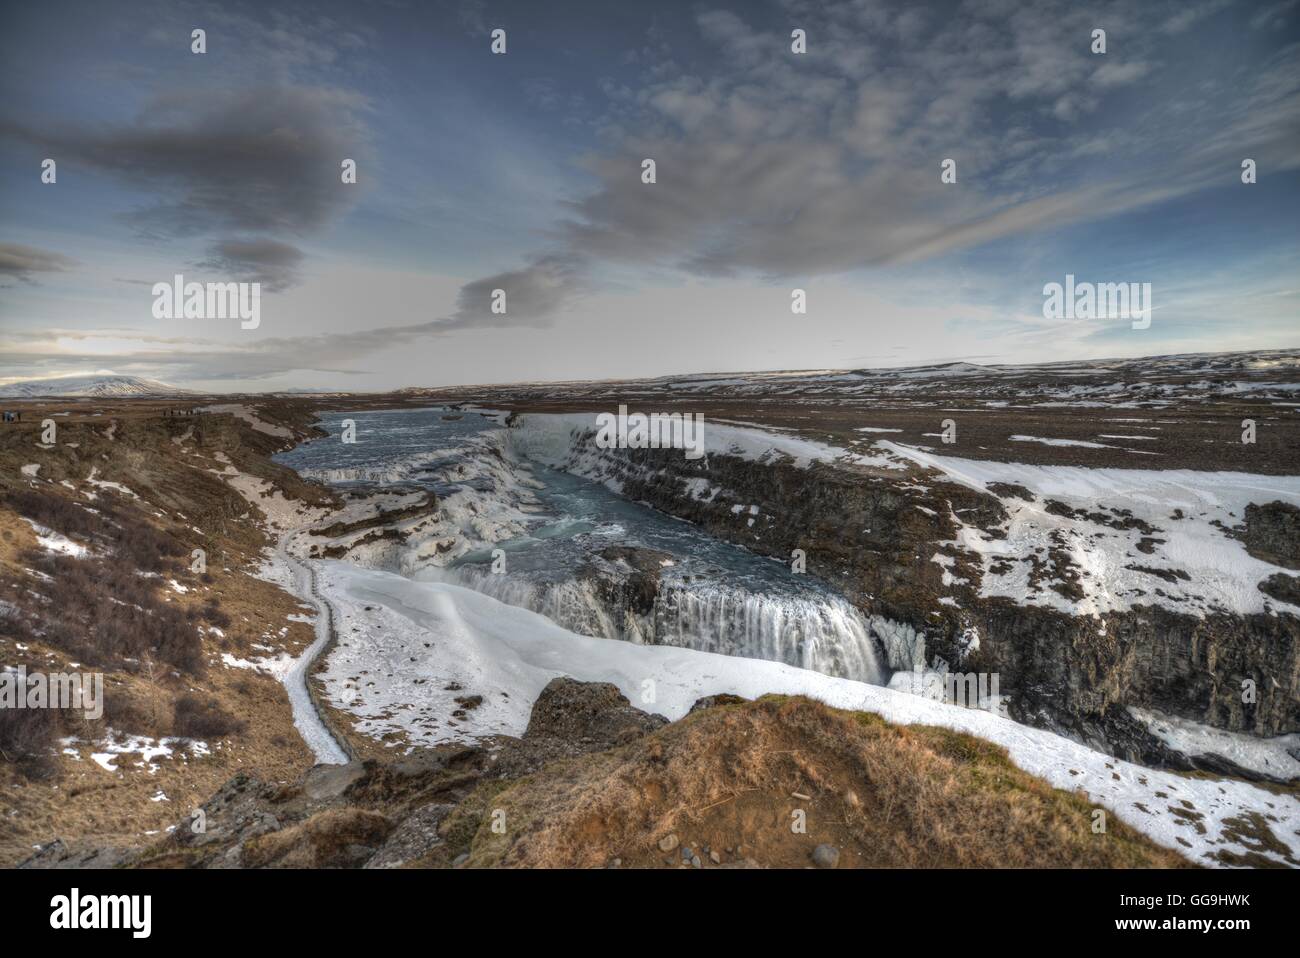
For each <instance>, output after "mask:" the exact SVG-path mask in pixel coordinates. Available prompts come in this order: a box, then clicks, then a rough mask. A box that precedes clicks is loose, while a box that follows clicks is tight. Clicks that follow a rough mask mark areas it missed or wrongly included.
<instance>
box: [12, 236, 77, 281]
mask: <svg viewBox="0 0 1300 958" xmlns="http://www.w3.org/2000/svg"><path fill="white" fill-rule="evenodd" d="M75 265H76V260H73V259H70V258H69V257H67V256H64V255H63V254H62V253H54V252H51V251H50V250H44V249H37V248H36V247H35V246H24V245H23V244H22V243H0V276H11V277H14V278H15V279H21V280H24V281H26V282H31V281H32V277H33V276H34V275H35V274H36V273H57V272H62V271H63V270H65V269H68V268H69V267H72V266H75Z"/></svg>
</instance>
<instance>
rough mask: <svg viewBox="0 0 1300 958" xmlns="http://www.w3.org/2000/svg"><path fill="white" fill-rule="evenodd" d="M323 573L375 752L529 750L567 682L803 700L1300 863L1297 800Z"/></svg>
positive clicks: (808, 675) (684, 699)
mask: <svg viewBox="0 0 1300 958" xmlns="http://www.w3.org/2000/svg"><path fill="white" fill-rule="evenodd" d="M319 568H320V588H321V590H322V592H323V593H324V594H325V595H326V596H327V597H328V598H329V600H330V602H331V604H332V605H333V606H334V607H335V609H336V610H337V612H338V623H337V624H338V630H339V636H340V638H339V644H338V647H337V648H336V649H335V651H334V652H333V653H331V655H330V656H329V659H328V661H327V667H326V669H325V672H324V675H323V679H324V684H325V688H326V694H327V695H328V697H329V699H330V701H331V702H333V703H334V704H335V705H337V706H339V707H340V708H345V709H348V710H350V711H351V712H352V713H353V714H354V715H356V716H357V717H358V718H359V719H360V725H359V730H360V731H362V732H364V733H365V734H369V735H373V736H375V737H382V736H384V735H386V734H393V733H398V734H400V735H402V736H404V737H405V739H406V741H407V743H408V744H410V745H432V744H435V743H438V742H446V741H452V740H467V739H473V738H478V737H481V736H487V735H492V734H499V733H504V734H509V735H518V734H520V733H521V732H522V731H523V730H524V728H525V727H526V725H527V723H528V715H529V712H530V710H531V707H532V703H533V701H534V700H535V699H536V697H537V695H538V693H539V692H540V691H541V689H542V688H543V687H544V686H545V685H546V683H547V682H549V681H550V680H551V679H552V678H554V677H556V676H559V675H569V676H572V677H574V678H577V679H580V680H582V681H602V682H612V683H613V684H615V685H617V686H618V687H619V689H620V690H621V691H622V692H623V694H625V695H626V696H627V697H628V698H629V699H630V700H631V701H632V703H633V704H634V705H637V706H638V707H640V708H643V709H646V710H648V711H653V712H658V713H660V714H662V715H665V716H667V717H668V718H669V719H676V718H679V717H681V716H682V715H684V714H685V713H686V711H687V710H688V709H689V708H690V706H691V704H692V703H693V702H694V701H695V700H696V699H698V698H701V697H703V696H706V695H712V694H716V693H720V692H731V693H734V694H737V695H742V696H746V697H751V698H752V697H755V696H759V695H762V694H765V693H781V694H803V695H808V696H811V697H813V698H816V699H819V700H821V701H824V702H826V703H827V704H828V705H831V706H834V707H837V708H847V709H857V710H863V711H870V712H875V713H877V714H879V715H881V716H882V717H884V718H885V719H886V720H888V721H891V722H896V723H901V724H914V723H923V724H928V725H939V726H944V727H947V728H952V729H956V730H958V731H962V732H968V733H971V734H973V735H978V736H980V737H981V738H985V739H988V740H990V741H993V742H996V743H998V744H1000V745H1004V746H1005V747H1006V748H1007V749H1008V751H1009V753H1010V755H1011V758H1012V760H1013V761H1015V763H1016V764H1017V765H1019V766H1020V767H1021V768H1023V769H1024V770H1025V771H1027V772H1030V773H1031V774H1034V775H1038V776H1041V777H1042V778H1044V779H1045V780H1047V781H1048V782H1050V783H1051V784H1052V785H1054V786H1055V787H1057V788H1065V789H1082V790H1084V791H1085V792H1086V793H1087V794H1088V795H1089V796H1090V799H1091V800H1092V801H1095V802H1097V803H1098V804H1099V805H1100V806H1104V807H1105V808H1107V809H1109V810H1110V811H1111V812H1112V813H1113V814H1115V815H1117V816H1119V817H1120V818H1121V819H1122V820H1124V821H1125V822H1127V823H1128V824H1130V825H1132V826H1133V827H1135V828H1137V829H1139V830H1141V831H1143V832H1145V833H1146V834H1148V835H1150V836H1151V837H1152V838H1153V839H1154V840H1156V841H1158V842H1160V843H1161V844H1164V845H1167V846H1169V847H1171V848H1175V849H1178V850H1180V851H1182V852H1184V853H1185V854H1187V855H1189V856H1191V857H1192V858H1193V859H1195V860H1199V861H1202V862H1204V863H1206V864H1214V862H1212V861H1210V860H1208V859H1206V858H1205V856H1206V855H1209V854H1213V853H1215V852H1217V851H1220V850H1223V849H1227V850H1230V851H1236V852H1241V851H1244V850H1245V849H1243V848H1242V847H1241V846H1240V845H1238V844H1236V843H1234V842H1233V840H1232V839H1231V838H1230V837H1229V836H1227V835H1225V833H1224V831H1225V828H1224V826H1225V821H1226V820H1228V819H1232V818H1235V817H1239V816H1242V815H1244V814H1246V813H1249V812H1257V813H1259V814H1260V815H1262V816H1264V817H1265V818H1266V819H1267V820H1268V821H1269V823H1270V826H1271V828H1272V831H1273V833H1274V835H1276V836H1277V838H1278V840H1279V841H1281V842H1282V843H1283V844H1285V845H1287V846H1288V847H1289V848H1290V850H1291V854H1292V855H1293V856H1297V857H1300V833H1298V832H1297V829H1300V801H1297V799H1295V798H1294V797H1292V796H1284V795H1273V794H1271V793H1269V792H1267V791H1264V790H1263V789H1260V788H1256V787H1255V786H1252V785H1248V784H1245V783H1243V782H1236V781H1215V780H1208V779H1193V778H1185V777H1183V776H1179V775H1175V774H1173V773H1170V772H1160V771H1153V770H1151V769H1146V768H1142V767H1141V766H1137V765H1132V764H1129V763H1127V762H1123V761H1120V760H1118V759H1115V758H1112V757H1110V756H1108V755H1105V754H1103V753H1101V752H1096V751H1093V750H1091V749H1089V748H1087V747H1085V746H1083V745H1080V744H1078V743H1076V742H1073V741H1070V740H1069V739H1066V738H1062V737H1060V736H1057V735H1053V734H1051V733H1050V732H1046V731H1043V730H1040V729H1034V728H1029V727H1027V726H1023V725H1019V724H1017V723H1015V722H1011V721H1008V720H1006V719H1002V718H999V717H997V716H996V715H993V714H990V713H988V712H984V711H981V710H979V709H965V708H961V707H959V706H955V705H948V704H945V703H942V702H935V701H931V700H929V699H927V698H924V697H922V696H918V695H912V694H908V693H905V692H897V691H893V690H891V689H887V688H883V687H881V686H873V685H867V684H865V683H861V682H854V681H851V680H848V679H835V678H830V677H828V676H825V675H821V674H819V673H817V672H812V671H808V670H805V669H798V668H794V667H792V666H787V665H783V664H781V663H777V662H769V661H764V660H760V659H743V658H738V657H733V656H722V655H714V654H711V653H707V652H696V651H692V650H689V649H680V648H673V647H668V646H646V645H635V644H632V643H627V642H618V641H611V640H607V639H593V638H587V637H585V636H580V635H576V634H574V633H572V632H568V631H566V630H564V629H562V628H560V627H559V626H557V625H555V624H554V623H552V622H550V621H549V620H548V619H546V618H544V617H542V616H540V615H537V614H536V613H533V612H530V611H528V610H525V609H519V608H515V607H513V606H508V605H504V604H503V603H500V602H498V601H497V600H495V599H493V598H491V597H490V596H486V595H483V594H481V593H478V592H474V591H472V590H469V589H465V588H462V587H459V586H455V585H449V584H445V583H434V582H414V581H411V580H409V579H406V578H404V577H402V576H399V575H395V574H392V573H388V572H382V571H377V570H372V569H362V568H358V567H356V566H353V565H350V564H348V563H346V562H321V563H319ZM469 695H482V696H483V702H482V704H481V705H479V706H478V707H477V708H473V709H470V710H466V711H465V713H464V718H462V719H455V718H451V717H450V716H451V713H452V711H453V710H455V709H457V708H459V707H460V705H458V703H457V702H456V698H457V697H464V696H469ZM453 723H454V724H453ZM1262 854H1265V855H1266V856H1267V857H1270V858H1273V859H1275V860H1277V861H1279V862H1281V861H1282V859H1281V856H1278V855H1276V854H1274V853H1272V852H1267V851H1266V852H1263V853H1262Z"/></svg>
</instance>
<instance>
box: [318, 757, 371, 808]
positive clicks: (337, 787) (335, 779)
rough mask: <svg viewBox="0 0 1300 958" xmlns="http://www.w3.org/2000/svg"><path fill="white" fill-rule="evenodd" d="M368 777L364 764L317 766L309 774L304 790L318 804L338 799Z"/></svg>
mask: <svg viewBox="0 0 1300 958" xmlns="http://www.w3.org/2000/svg"><path fill="white" fill-rule="evenodd" d="M365 775H366V767H365V764H364V763H362V762H348V763H347V764H346V765H317V766H316V767H315V768H313V769H312V770H311V771H309V772H308V773H307V777H306V779H305V780H304V781H303V784H302V789H303V792H305V793H306V795H307V797H308V798H311V799H314V800H316V801H318V802H320V801H328V800H329V799H332V798H338V797H339V796H340V795H342V794H343V793H344V792H346V791H347V790H348V788H349V787H350V786H351V785H352V784H353V783H355V782H358V781H360V780H361V779H362V778H364V777H365Z"/></svg>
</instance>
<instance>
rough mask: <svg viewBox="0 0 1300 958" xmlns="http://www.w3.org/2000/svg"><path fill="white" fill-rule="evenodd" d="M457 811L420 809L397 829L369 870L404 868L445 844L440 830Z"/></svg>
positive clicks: (432, 806)
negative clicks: (446, 819) (439, 832)
mask: <svg viewBox="0 0 1300 958" xmlns="http://www.w3.org/2000/svg"><path fill="white" fill-rule="evenodd" d="M455 807H456V806H455V805H446V804H437V803H435V804H430V805H425V806H423V807H422V808H417V809H416V810H415V811H414V812H412V813H411V814H410V815H408V816H406V818H405V819H403V820H402V822H401V823H400V824H399V825H398V826H397V827H396V828H395V829H393V832H392V834H391V835H389V836H388V839H387V840H386V841H385V842H384V844H383V845H381V846H380V847H379V850H378V851H376V852H375V854H374V855H373V856H372V857H371V858H370V859H369V860H368V861H367V862H366V865H365V867H366V868H400V867H402V866H403V865H405V864H406V863H407V862H411V861H414V860H416V859H417V858H421V857H422V856H424V855H425V854H427V853H428V852H429V850H430V849H432V848H435V847H436V846H438V845H440V844H442V837H441V836H440V835H439V834H438V826H439V825H441V824H442V822H443V820H444V819H445V818H446V817H447V816H448V815H449V814H451V812H452V810H453V809H455Z"/></svg>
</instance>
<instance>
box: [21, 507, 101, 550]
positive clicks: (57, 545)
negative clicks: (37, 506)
mask: <svg viewBox="0 0 1300 958" xmlns="http://www.w3.org/2000/svg"><path fill="white" fill-rule="evenodd" d="M23 522H25V523H27V524H28V525H29V526H31V527H32V531H33V532H35V533H36V541H37V542H38V543H39V544H40V547H41V548H42V549H44V550H45V551H46V552H55V553H58V554H59V555H65V556H72V557H73V558H74V559H81V558H84V557H85V556H86V555H87V554H88V553H89V552H90V550H89V549H88V548H86V546H83V545H80V544H79V543H76V542H73V541H72V540H71V539H69V538H68V537H67V536H65V535H63V534H62V533H59V532H55V531H54V530H53V529H47V528H46V527H45V526H43V525H41V524H40V523H39V522H33V521H32V520H31V519H28V518H26V517H25V516H24V517H23Z"/></svg>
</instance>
